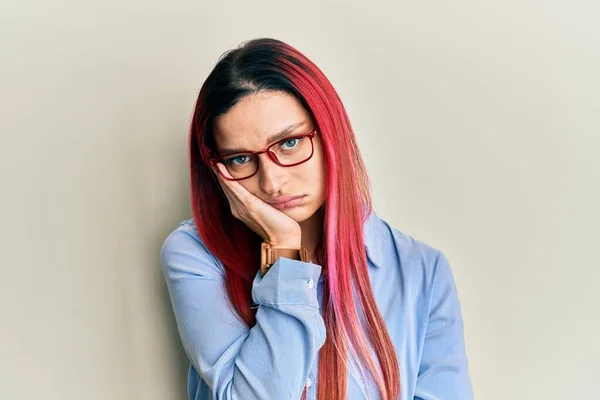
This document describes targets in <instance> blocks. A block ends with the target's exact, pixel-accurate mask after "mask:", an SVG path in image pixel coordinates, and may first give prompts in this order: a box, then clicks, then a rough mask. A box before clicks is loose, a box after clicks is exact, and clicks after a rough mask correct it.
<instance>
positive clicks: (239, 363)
mask: <svg viewBox="0 0 600 400" xmlns="http://www.w3.org/2000/svg"><path fill="white" fill-rule="evenodd" d="M363 229H364V234H365V247H366V252H367V260H368V270H369V276H370V279H371V285H372V288H373V294H374V296H375V300H376V302H377V305H378V307H379V310H380V312H381V314H382V316H383V318H384V320H385V323H386V325H387V329H388V332H389V335H390V337H391V340H392V342H393V344H394V347H395V350H396V355H397V357H398V363H399V366H400V391H401V396H400V398H401V400H409V399H422V400H449V399H461V400H462V399H472V398H473V392H472V388H471V382H470V378H469V370H468V362H467V356H466V351H465V341H464V333H463V320H462V314H461V307H460V303H459V298H458V295H457V291H456V285H455V281H454V277H453V274H452V271H451V268H450V264H449V262H448V260H447V258H446V257H445V256H444V254H443V253H442V252H441V251H440V250H437V249H435V248H433V247H431V246H429V245H428V244H426V243H424V242H422V241H420V240H417V239H415V238H413V237H411V236H409V235H408V234H405V233H402V232H400V231H399V230H397V229H395V228H393V227H391V226H390V225H389V224H388V223H387V222H385V221H384V220H383V219H381V218H380V217H379V216H377V215H376V214H375V212H372V213H371V214H370V216H369V218H368V219H367V221H366V222H365V224H364V228H363ZM161 261H162V266H163V271H164V274H165V278H166V282H167V287H168V290H169V293H170V297H171V302H172V305H173V310H174V313H175V317H176V320H177V327H178V331H179V335H180V338H181V341H182V343H183V347H184V349H185V351H186V353H187V356H188V358H189V360H190V362H191V365H190V367H189V373H188V395H189V399H190V400H192V399H193V400H230V399H236V400H238V399H243V400H245V399H265V400H283V399H293V400H297V399H299V398H300V395H301V393H302V391H303V389H304V387H305V386H307V387H308V398H309V399H311V400H313V399H316V386H317V384H318V382H317V379H318V376H319V373H318V363H319V349H320V348H321V346H322V345H323V343H324V342H325V338H326V329H325V324H324V321H323V318H322V314H321V304H322V293H323V283H324V279H323V278H324V275H322V274H321V266H320V265H318V264H312V263H309V262H302V261H298V260H291V259H287V258H283V257H281V258H279V259H278V260H277V261H276V262H275V263H274V264H273V266H272V267H271V269H270V270H269V272H268V273H267V274H265V276H264V277H262V278H261V276H260V274H259V273H258V272H257V274H256V276H255V278H254V282H253V286H252V299H253V301H254V304H255V307H257V313H256V325H255V326H254V327H252V328H250V329H249V328H248V327H247V326H246V325H244V324H243V323H241V322H240V320H239V319H237V318H236V316H235V314H234V312H233V311H232V307H230V305H229V304H228V300H227V290H226V288H225V272H224V267H223V264H222V263H221V262H220V261H219V260H218V259H217V258H216V257H215V256H214V255H212V254H211V253H210V252H209V251H208V250H207V249H206V247H205V246H204V244H203V243H202V240H201V239H200V237H199V236H198V231H197V230H196V227H195V225H194V220H193V219H189V220H186V221H183V222H181V223H180V224H179V226H178V227H177V228H176V229H175V230H174V231H173V232H172V233H170V234H169V236H168V237H167V238H166V239H165V241H164V243H163V245H162V248H161ZM348 372H349V373H348V386H347V399H350V400H358V399H361V400H362V399H378V398H379V392H378V390H377V387H376V385H375V384H374V382H366V383H364V384H363V385H360V384H359V382H361V379H358V378H356V377H353V376H352V374H351V373H350V372H351V371H350V369H349V370H348Z"/></svg>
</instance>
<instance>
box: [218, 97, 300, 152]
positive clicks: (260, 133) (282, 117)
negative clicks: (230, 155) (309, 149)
mask: <svg viewBox="0 0 600 400" xmlns="http://www.w3.org/2000/svg"><path fill="white" fill-rule="evenodd" d="M310 120H311V118H310V114H309V113H308V112H307V110H306V109H305V108H304V107H302V105H301V104H300V102H298V100H296V99H295V98H294V97H293V96H290V95H288V94H286V93H284V92H260V93H255V94H251V95H248V96H246V97H244V98H243V99H242V100H240V101H239V102H238V103H237V104H236V105H235V106H234V107H232V108H231V109H230V110H229V111H228V112H227V113H226V114H223V115H220V116H219V117H217V118H216V119H215V124H214V138H215V144H216V146H217V149H218V150H221V149H227V148H243V149H247V150H261V149H262V148H264V147H265V146H267V145H268V144H269V143H268V139H269V138H270V137H271V136H273V135H275V134H276V133H278V132H280V131H281V130H283V129H285V128H286V127H288V126H289V125H292V124H296V123H301V122H306V123H305V124H303V125H301V126H300V127H299V128H297V129H296V130H295V131H294V132H295V133H308V131H307V129H308V128H309V124H310ZM305 131H306V132H305Z"/></svg>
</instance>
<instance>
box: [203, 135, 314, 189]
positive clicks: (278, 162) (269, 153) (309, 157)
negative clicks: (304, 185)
mask: <svg viewBox="0 0 600 400" xmlns="http://www.w3.org/2000/svg"><path fill="white" fill-rule="evenodd" d="M316 134H317V128H314V129H313V130H312V131H310V132H309V133H303V134H300V135H293V136H288V137H285V138H283V139H281V140H278V141H276V142H274V143H271V144H270V145H269V146H268V147H267V148H265V149H264V150H261V151H250V150H248V151H238V152H235V153H231V154H227V155H226V156H223V157H219V158H211V159H210V160H209V163H210V165H212V166H216V165H217V163H218V162H219V161H221V160H222V159H223V158H225V157H231V156H236V155H240V154H253V155H255V156H256V160H257V163H258V160H259V158H258V156H259V155H260V154H262V153H267V155H268V156H269V158H270V159H271V160H272V161H273V162H274V163H275V164H277V165H279V166H280V167H294V166H296V165H300V164H304V163H305V162H307V161H308V160H310V159H311V158H312V156H313V155H314V153H315V144H314V143H313V138H314V137H315V135H316ZM302 137H308V138H309V140H310V146H311V151H310V156H308V158H307V159H306V160H303V161H300V162H297V163H294V164H289V165H286V164H282V163H281V162H280V161H279V160H278V159H277V156H276V155H275V154H274V153H272V152H270V151H269V150H270V149H271V147H273V146H275V145H277V144H279V143H281V142H285V141H287V140H292V139H298V138H302ZM258 169H259V168H258V164H257V166H256V171H254V173H253V174H252V175H248V176H246V177H244V178H228V177H226V176H225V175H224V174H223V173H222V172H221V170H220V169H219V168H217V170H218V171H219V174H220V175H221V176H222V177H223V178H224V179H227V180H228V181H241V180H244V179H248V178H252V177H253V176H254V175H256V174H257V173H258Z"/></svg>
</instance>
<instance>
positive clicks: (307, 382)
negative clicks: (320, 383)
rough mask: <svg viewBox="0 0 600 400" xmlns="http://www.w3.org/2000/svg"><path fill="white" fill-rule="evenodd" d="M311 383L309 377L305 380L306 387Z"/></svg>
mask: <svg viewBox="0 0 600 400" xmlns="http://www.w3.org/2000/svg"><path fill="white" fill-rule="evenodd" d="M311 385H312V381H311V380H310V378H308V379H307V380H306V387H310V386H311Z"/></svg>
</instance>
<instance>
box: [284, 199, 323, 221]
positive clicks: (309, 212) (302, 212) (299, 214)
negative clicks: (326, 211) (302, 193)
mask: <svg viewBox="0 0 600 400" xmlns="http://www.w3.org/2000/svg"><path fill="white" fill-rule="evenodd" d="M319 208H320V207H316V206H315V205H314V204H303V205H302V206H299V207H294V208H290V209H287V210H283V212H284V213H285V214H286V215H287V216H289V217H291V218H292V219H293V220H294V221H296V222H298V223H301V222H304V221H306V220H307V219H310V218H311V217H312V216H313V215H315V213H316V212H317V211H319Z"/></svg>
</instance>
